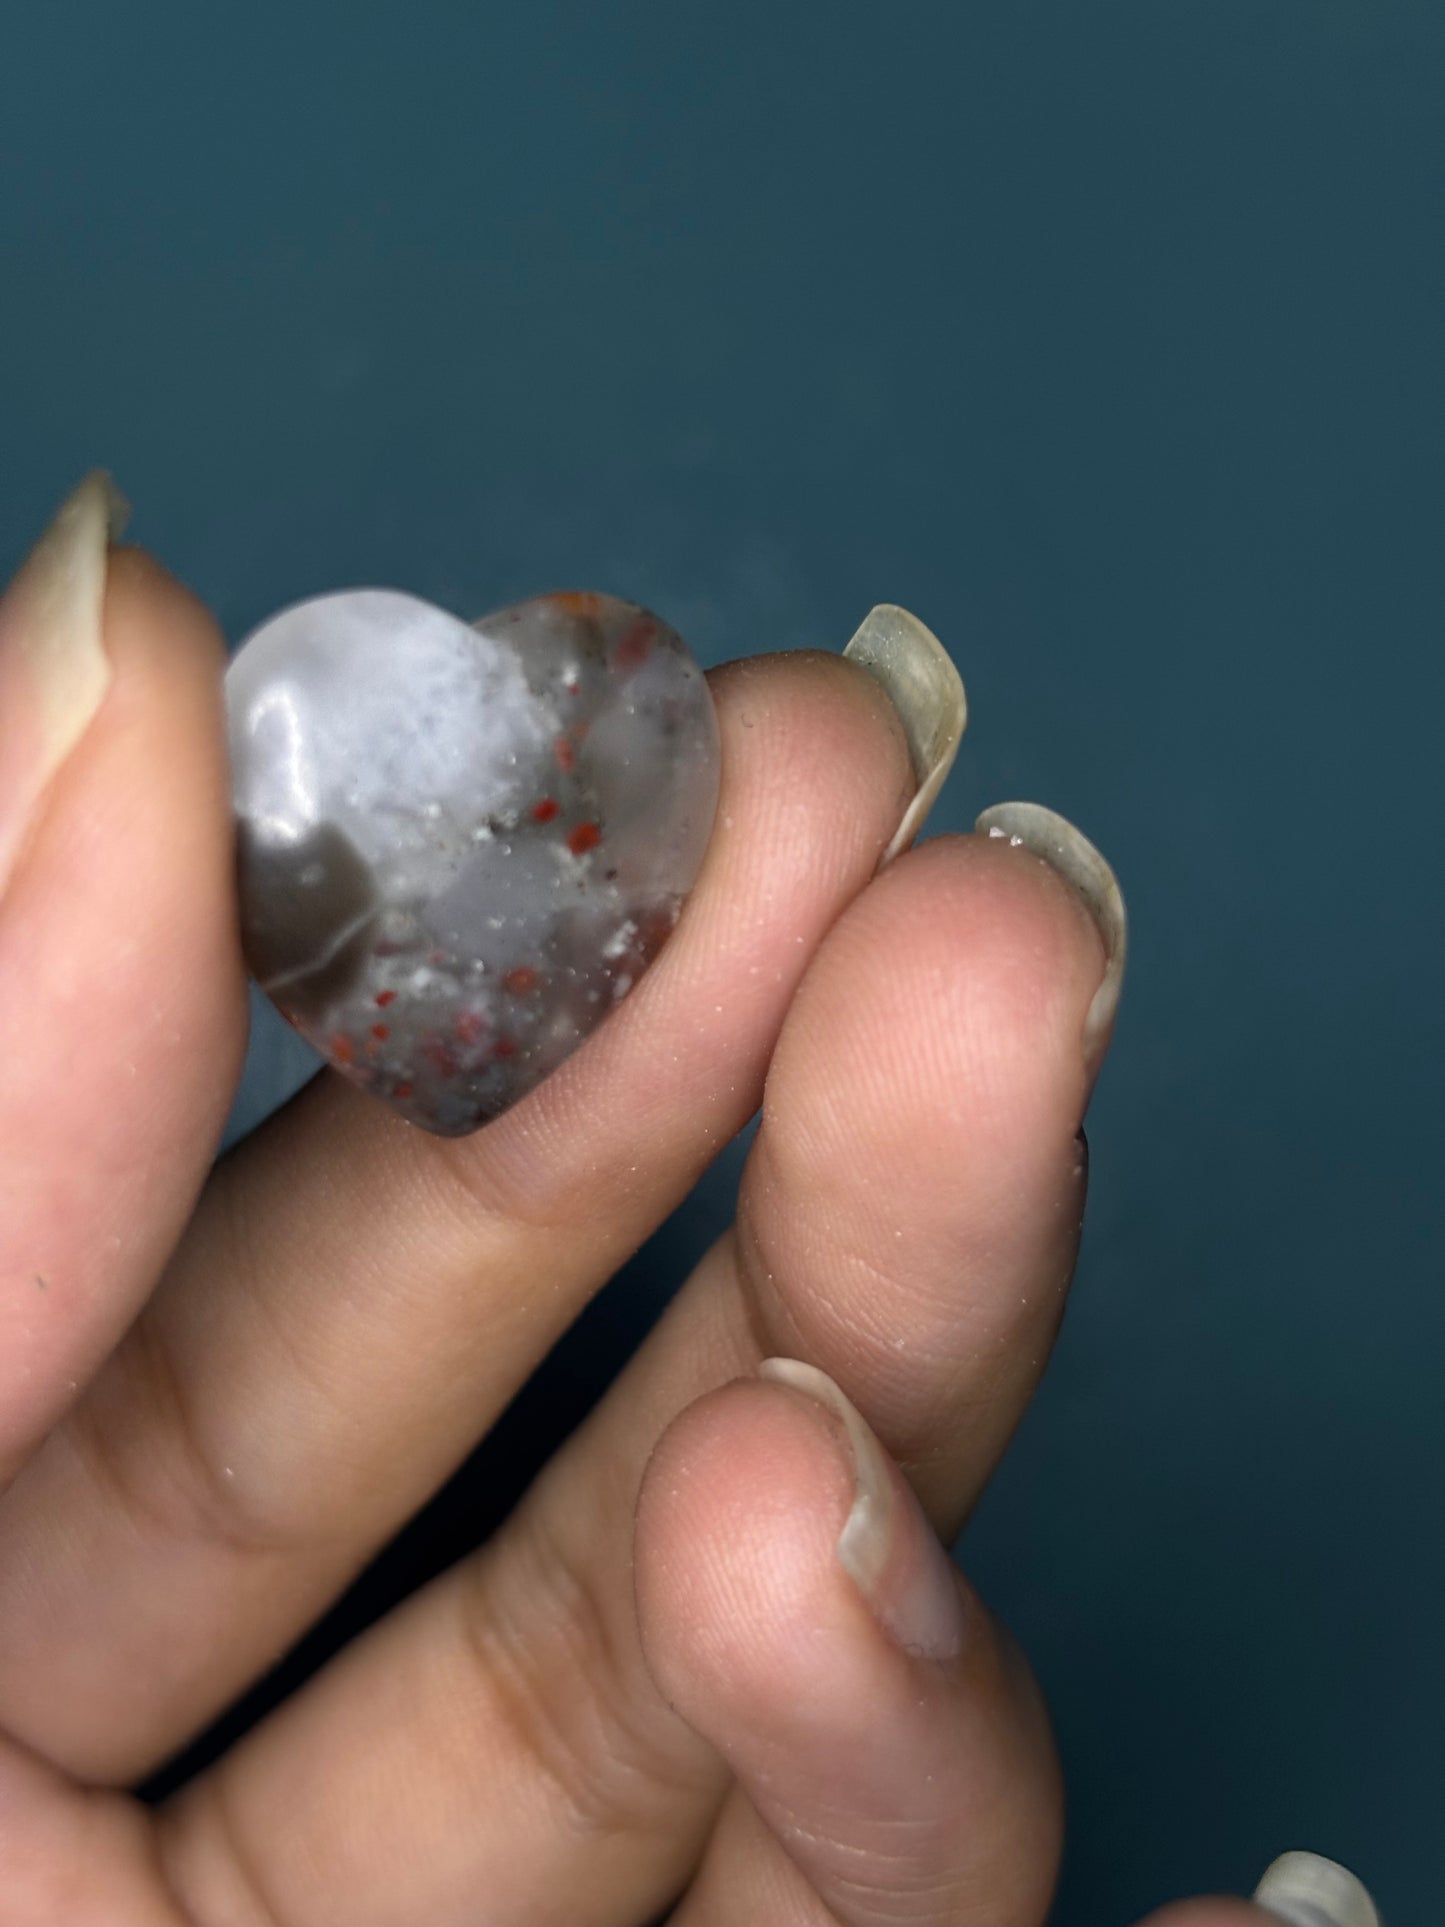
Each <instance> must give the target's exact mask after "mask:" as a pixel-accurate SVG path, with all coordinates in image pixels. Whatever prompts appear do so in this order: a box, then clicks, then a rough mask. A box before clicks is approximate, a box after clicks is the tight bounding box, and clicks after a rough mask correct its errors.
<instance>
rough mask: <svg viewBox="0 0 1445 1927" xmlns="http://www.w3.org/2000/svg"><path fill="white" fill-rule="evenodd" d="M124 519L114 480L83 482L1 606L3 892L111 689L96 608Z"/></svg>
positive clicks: (0, 885)
mask: <svg viewBox="0 0 1445 1927" xmlns="http://www.w3.org/2000/svg"><path fill="white" fill-rule="evenodd" d="M124 517H125V503H124V502H123V501H122V499H121V497H120V496H119V495H118V494H117V492H116V490H115V488H114V486H113V484H112V482H111V480H110V477H109V476H108V475H103V474H100V473H98V472H97V473H96V474H93V475H87V477H86V478H85V480H84V481H83V482H82V483H81V484H80V487H79V488H78V489H76V491H75V493H74V494H73V495H72V496H70V497H69V499H68V500H67V501H65V502H64V503H63V504H62V505H61V507H60V509H59V511H58V513H57V514H56V517H55V520H54V521H53V522H52V523H51V524H50V527H49V528H48V529H47V530H46V531H45V533H44V535H42V536H41V538H40V540H39V542H38V543H37V544H36V545H35V547H34V548H33V549H32V550H31V552H30V554H29V556H28V557H27V558H26V560H25V561H24V562H23V563H22V564H21V566H20V570H19V573H18V574H17V575H16V577H15V579H14V581H13V582H12V583H11V584H10V587H9V589H8V590H7V591H6V592H5V596H4V599H3V600H0V890H3V889H4V887H5V885H6V883H7V882H8V881H9V878H10V874H11V871H12V870H13V869H14V867H15V862H16V859H17V857H18V856H19V853H20V849H21V846H22V845H23V843H24V841H25V838H26V835H27V833H28V832H29V830H30V828H31V826H32V824H33V822H34V820H35V815H36V811H37V809H38V807H39V804H40V800H41V798H42V797H43V795H44V793H45V790H46V788H47V786H48V784H49V783H50V781H51V779H52V778H53V777H54V775H55V773H56V771H57V770H58V769H59V768H60V766H61V764H62V763H63V762H64V761H65V759H66V757H67V756H68V755H69V754H70V752H71V750H72V749H74V747H75V745H76V743H77V742H79V740H80V738H81V736H82V735H83V734H84V731H85V727H86V725H87V724H88V723H89V721H90V719H91V718H92V717H93V716H94V714H95V712H96V710H97V709H99V707H100V703H101V698H102V697H103V696H104V695H105V692H106V689H107V687H108V686H109V683H110V663H109V661H108V659H107V657H106V653H105V646H104V644H103V642H102V640H101V605H102V602H103V600H104V596H105V573H106V559H107V554H108V550H109V545H110V541H111V538H112V536H113V535H116V534H118V533H119V531H120V526H121V523H122V521H123V520H124Z"/></svg>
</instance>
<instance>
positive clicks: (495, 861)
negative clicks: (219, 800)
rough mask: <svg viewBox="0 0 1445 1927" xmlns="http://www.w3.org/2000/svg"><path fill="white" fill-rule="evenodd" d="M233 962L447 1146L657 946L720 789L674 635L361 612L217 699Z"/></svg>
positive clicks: (545, 604)
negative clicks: (225, 769)
mask: <svg viewBox="0 0 1445 1927" xmlns="http://www.w3.org/2000/svg"><path fill="white" fill-rule="evenodd" d="M226 693H227V704H228V709H229V715H230V744H231V759H232V767H233V772H234V778H233V780H234V794H235V807H236V817H237V826H238V847H239V872H240V894H241V920H242V935H243V941H244V944H245V949H246V957H247V961H248V963H249V965H250V968H251V970H252V972H253V974H254V975H255V977H256V979H257V981H258V982H259V984H260V985H261V987H262V989H264V990H265V991H266V992H267V993H268V995H269V996H270V997H271V998H272V1000H273V1001H274V1002H275V1003H276V1004H277V1005H278V1007H279V1008H280V1010H281V1011H282V1013H283V1014H284V1015H285V1016H286V1017H287V1018H288V1019H289V1020H290V1021H291V1022H292V1023H293V1024H295V1025H296V1027H297V1028H298V1029H299V1030H300V1031H301V1032H302V1034H303V1035H304V1036H305V1037H306V1038H307V1039H308V1040H309V1041H310V1042H311V1043H312V1044H314V1045H315V1047H316V1048H317V1049H318V1050H319V1051H321V1052H322V1053H323V1054H324V1055H325V1056H326V1057H327V1058H329V1059H330V1061H331V1063H332V1064H333V1065H335V1067H336V1068H337V1069H338V1070H339V1071H341V1072H342V1073H343V1074H344V1075H345V1076H347V1077H349V1078H350V1079H351V1080H352V1081H353V1082H354V1083H356V1084H359V1085H360V1086H362V1087H363V1088H364V1089H366V1090H368V1091H371V1092H372V1093H374V1094H375V1095H376V1096H378V1097H380V1098H383V1099H384V1100H385V1101H386V1102H388V1103H389V1104H391V1105H392V1106H393V1107H394V1108H395V1109H396V1110H398V1111H400V1112H401V1113H402V1115H403V1116H404V1117H407V1118H409V1119H410V1120H411V1121H412V1122H413V1123H415V1124H419V1125H422V1126H424V1127H425V1128H426V1129H427V1130H430V1131H436V1132H439V1133H441V1134H443V1135H446V1136H455V1135H459V1134H461V1133H463V1132H467V1131H471V1130H475V1129H476V1128H477V1126H478V1125H480V1124H484V1123H485V1122H486V1121H487V1120H488V1119H489V1118H492V1117H495V1116H496V1115H497V1114H498V1113H499V1112H500V1111H503V1110H505V1109H506V1108H507V1106H508V1105H509V1104H512V1103H515V1102H516V1100H517V1099H518V1098H519V1097H521V1096H523V1095H524V1094H525V1093H526V1092H527V1091H529V1090H530V1089H531V1088H532V1087H533V1085H535V1084H536V1083H537V1082H538V1081H539V1080H540V1079H541V1078H543V1077H545V1076H546V1074H547V1073H548V1072H549V1071H550V1070H552V1069H553V1068H554V1067H555V1066H556V1065H557V1064H559V1063H561V1061H562V1059H563V1058H564V1057H566V1056H567V1055H568V1054H569V1053H570V1052H571V1051H573V1050H575V1049H576V1047H577V1046H578V1045H579V1044H580V1043H581V1042H582V1041H583V1039H584V1038H586V1037H587V1035H588V1034H589V1033H590V1032H591V1031H592V1030H593V1029H594V1028H595V1027H596V1025H597V1024H599V1023H600V1022H601V1020H602V1019H603V1018H604V1017H605V1016H606V1014H607V1012H608V1011H609V1010H610V1009H611V1008H612V1007H613V1005H614V1004H616V1003H617V1002H618V1000H619V999H620V998H622V997H624V996H625V995H626V994H627V992H628V990H630V989H631V987H632V986H633V985H634V984H635V983H636V981H637V979H638V977H639V976H640V974H641V973H642V971H643V970H645V969H646V967H647V965H648V964H649V963H650V962H651V960H652V959H653V957H654V956H655V955H656V954H657V952H658V950H659V949H660V948H661V946H662V944H663V942H664V941H665V940H666V938H667V936H668V934H669V932H670V931H671V929H672V927H673V925H674V924H675V922H676V921H677V917H678V913H679V911H680V910H681V907H682V903H683V899H684V898H685V896H686V895H687V892H688V891H689V889H690V888H691V887H692V884H693V882H694V880H695V878H696V876H697V872H698V869H699V867H700V865H701V863H702V858H703V853H704V851H705V849H706V847H707V841H708V836H709V833H710V831H711V828H712V820H713V812H714V809H715V807H716V802H717V790H718V739H717V724H716V720H715V717H714V715H713V709H712V700H711V697H710V695H709V693H708V688H707V684H706V682H705V681H704V679H703V676H702V673H701V671H700V670H699V669H698V667H697V664H696V663H695V662H694V661H693V659H692V657H691V656H690V655H689V653H688V651H687V649H686V648H685V646H684V645H683V643H682V642H681V640H680V639H679V638H678V636H677V635H676V634H674V632H673V631H672V630H671V629H670V628H668V626H667V625H666V623H664V622H662V621H660V620H659V618H658V617H656V616H654V615H650V614H649V613H648V612H647V611H646V610H644V609H640V608H637V607H636V606H635V605H634V604H632V603H629V602H619V601H617V600H615V599H614V598H613V597H611V596H603V595H590V594H567V595H548V596H538V597H536V598H534V599H533V600H532V601H530V602H522V603H518V604H516V605H515V606H514V607H512V608H510V609H502V610H500V611H498V613H497V614H496V615H492V616H487V617H485V618H484V619H483V620H482V621H481V622H479V623H477V624H476V625H475V626H473V627H468V626H467V624H465V623H463V622H461V621H459V620H458V619H457V618H456V617H455V616H451V615H448V614H446V613H445V612H444V611H443V610H440V609H436V608H433V607H431V606H430V605H429V604H428V603H425V602H421V601H419V600H417V599H416V598H415V597H413V596H407V595H400V594H397V593H394V592H393V591H390V590H381V589H366V590H356V591H353V592H350V593H347V594H344V595H331V596H320V597H318V598H316V599H315V600H314V601H310V602H302V603H298V604H297V605H296V606H295V607H294V608H290V609H286V610H283V611H282V612H281V614H279V615H277V616H273V617H272V618H271V620H270V621H268V622H266V623H263V624H262V626H261V627H260V628H259V629H257V630H255V631H254V632H253V633H252V634H251V635H250V636H249V637H248V638H247V639H246V641H245V643H244V644H243V645H242V647H241V648H240V650H239V651H238V652H237V654H236V656H235V658H234V660H233V661H232V664H231V667H230V669H229V671H228V673H227V678H226Z"/></svg>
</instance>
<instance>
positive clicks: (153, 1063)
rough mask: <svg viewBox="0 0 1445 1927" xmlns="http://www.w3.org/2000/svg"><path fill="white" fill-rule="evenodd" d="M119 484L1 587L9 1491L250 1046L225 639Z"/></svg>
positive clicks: (76, 503) (2, 1217)
mask: <svg viewBox="0 0 1445 1927" xmlns="http://www.w3.org/2000/svg"><path fill="white" fill-rule="evenodd" d="M115 500H116V498H115V497H114V495H113V492H112V491H111V490H110V488H109V485H108V484H107V482H106V481H105V479H104V477H100V476H92V477H91V478H89V479H88V480H87V481H85V482H83V483H82V484H81V486H80V488H79V489H78V490H77V491H76V493H75V494H74V495H73V496H72V497H71V498H70V500H69V501H68V502H67V503H66V504H65V506H64V507H63V508H62V509H61V511H60V513H59V515H58V516H57V518H56V520H55V522H54V524H53V525H52V527H51V529H50V530H49V532H48V533H47V534H46V536H45V537H44V538H42V540H41V542H40V544H39V546H38V547H37V548H36V550H35V551H34V553H33V554H32V555H31V557H30V558H29V560H28V561H27V562H26V563H25V564H24V565H23V566H22V568H21V570H20V572H19V574H18V575H17V576H16V578H15V580H14V582H13V583H12V584H11V586H10V588H9V590H8V591H7V593H6V595H5V597H4V600H3V602H0V1064H3V1066H4V1075H3V1080H0V1487H3V1485H4V1484H5V1483H6V1482H7V1481H8V1479H9V1478H11V1477H13V1475H14V1473H15V1471H16V1470H17V1469H18V1467H19V1465H20V1463H21V1462H22V1460H23V1458H24V1455H25V1453H26V1452H27V1451H28V1450H29V1448H30V1447H31V1446H32V1445H33V1443H34V1442H35V1440H36V1439H37V1438H38V1437H40V1436H41V1435H42V1434H43V1433H44V1432H45V1431H46V1430H47V1429H48V1428H49V1427H50V1426H51V1425H52V1424H53V1423H54V1422H55V1420H56V1419H57V1417H58V1416H59V1415H60V1413H61V1411H62V1410H63V1409H64V1407H65V1405H66V1404H67V1403H68V1402H69V1400H70V1399H71V1398H72V1397H73V1396H74V1394H75V1392H76V1391H77V1390H78V1389H79V1386H80V1385H81V1384H82V1383H83V1382H84V1381H85V1380H86V1379H87V1378H88V1377H89V1376H90V1375H91V1373H92V1372H93V1371H94V1370H95V1368H96V1366H97V1365H98V1364H99V1363H100V1361H101V1360H102V1359H103V1358H104V1356H105V1354H106V1353H107V1352H108V1351H109V1350H110V1348H111V1347H112V1345H114V1343H115V1341H116V1340H117V1338H118V1337H119V1336H120V1334H121V1332H122V1331H123V1330H124V1329H125V1327H126V1325H127V1324H128V1323H129V1322H130V1320H131V1318H132V1317H133V1316H134V1314H135V1312H136V1310H137V1309H138V1307H139V1304H140V1302H141V1300H142V1299H143V1298H144V1296H145V1294H146V1293H147V1291H148V1290H149V1289H150V1287H151V1285H152V1284H153V1282H154V1279H155V1275H156V1273H157V1271H158V1269H159V1268H160V1266H161V1265H162V1264H163V1262H164V1260H165V1257H166V1254H167V1253H168V1251H169V1249H170V1247H171V1245H172V1243H173V1241H174V1240H175V1238H176V1236H177V1235H178V1233H179V1230H180V1227H181V1225H182V1223H183V1222H184V1220H185V1217H186V1215H187V1214H188V1212H189V1210H190V1207H191V1204H192V1202H193V1199H194V1196H195V1193H196V1190H197V1188H198V1187H199V1184H200V1182H201V1180H202V1178H203V1177H204V1175H205V1171H206V1169H207V1166H208V1164H209V1162H210V1159H211V1157H212V1155H213V1152H214V1148H215V1143H216V1138H217V1134H218V1132H219V1130H220V1127H221V1124H222V1122H223V1120H224V1116H225V1110H226V1105H227V1101H228V1098H229V1095H230V1091H231V1086H232V1084H233V1081H234V1078H235V1076H236V1072H237V1067H238V1064H239V1059H240V1052H241V1048H242V1043H243V1039H244V1009H245V1006H244V1000H243V978H242V972H241V965H240V959H239V947H238V944H237V941H236V935H235V928H234V924H235V913H234V910H233V907H232V903H233V894H234V893H233V889H232V883H231V835H230V811H229V803H228V794H227V792H228V783H227V776H226V761H225V746H224V736H223V729H222V704H221V670H222V666H223V662H224V652H223V650H222V646H221V642H220V637H219V635H218V634H217V631H216V628H215V625H214V624H213V623H212V621H211V620H210V618H209V616H207V615H206V613H205V611H204V610H203V609H201V607H200V606H199V605H198V604H197V603H196V602H195V601H194V600H193V599H192V598H191V597H190V596H189V595H188V594H187V593H186V591H185V590H183V589H182V588H181V587H180V586H179V585H178V584H177V583H176V582H174V581H173V580H172V579H171V578H170V577H169V576H168V575H166V574H165V573H164V571H162V570H161V569H160V568H159V567H158V566H157V565H156V564H155V563H153V562H151V561H150V560H149V559H148V558H147V557H145V556H143V555H141V554H139V553H137V552H134V551H126V550H113V549H111V548H110V546H109V522H110V517H111V513H112V509H113V505H114V503H115Z"/></svg>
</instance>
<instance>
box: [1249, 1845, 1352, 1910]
mask: <svg viewBox="0 0 1445 1927" xmlns="http://www.w3.org/2000/svg"><path fill="white" fill-rule="evenodd" d="M1254 1898H1255V1899H1256V1901H1258V1903H1259V1905H1260V1906H1261V1907H1263V1908H1264V1909H1265V1911H1266V1912H1267V1913H1271V1914H1274V1915H1275V1916H1276V1918H1278V1919H1280V1920H1285V1921H1288V1922H1289V1923H1290V1927H1380V1916H1379V1914H1378V1912H1377V1911H1376V1908H1375V1903H1374V1901H1373V1900H1371V1898H1370V1896H1369V1894H1368V1892H1367V1891H1366V1889H1365V1887H1364V1885H1363V1884H1362V1883H1361V1882H1360V1881H1359V1880H1357V1879H1356V1878H1355V1876H1354V1875H1353V1874H1352V1873H1351V1872H1350V1870H1349V1868H1348V1867H1342V1866H1341V1865H1340V1863H1339V1862H1338V1861H1337V1860H1326V1859H1324V1858H1323V1857H1322V1856H1321V1855H1320V1854H1317V1853H1282V1854H1281V1855H1280V1857H1279V1859H1278V1860H1276V1861H1274V1862H1273V1863H1272V1864H1271V1865H1270V1866H1268V1867H1267V1868H1266V1869H1265V1874H1264V1878H1263V1880H1261V1881H1260V1883H1259V1885H1258V1886H1257V1887H1256V1888H1255V1890H1254Z"/></svg>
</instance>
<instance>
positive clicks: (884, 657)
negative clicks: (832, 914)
mask: <svg viewBox="0 0 1445 1927" xmlns="http://www.w3.org/2000/svg"><path fill="white" fill-rule="evenodd" d="M843 654H844V655H845V656H846V657H847V658H848V660H849V661H850V662H856V663H858V664H859V665H860V667H862V668H864V669H866V670H868V672H869V673H870V675H872V676H874V677H875V678H876V679H877V681H878V682H879V683H881V685H882V687H883V690H884V693H885V694H886V695H887V697H888V699H889V701H890V702H891V703H892V704H893V707H894V709H895V710H896V711H897V712H898V719H899V721H900V722H901V723H902V725H903V733H904V736H905V737H906V738H907V742H908V753H909V756H910V758H911V759H912V762H913V774H914V779H915V781H916V782H917V785H918V787H917V790H916V792H915V794H914V797H913V800H912V802H911V803H910V804H909V806H908V809H907V811H906V813H905V815H904V818H903V821H902V822H901V823H900V824H899V826H898V828H897V830H896V831H895V832H894V836H893V840H892V842H891V843H890V844H889V845H888V848H887V849H886V850H885V851H884V853H883V859H882V861H883V863H890V862H892V860H893V858H894V857H896V856H898V855H899V854H901V852H902V851H904V850H906V849H907V848H908V846H909V844H910V843H912V841H913V839H914V837H915V836H917V834H918V832H919V830H920V829H921V828H922V826H923V823H924V820H925V819H926V817H927V815H928V812H929V811H930V810H931V809H932V807H933V804H934V801H935V799H936V797H937V795H938V792H939V791H940V790H941V789H942V788H943V785H944V782H945V780H946V778H947V776H948V772H949V771H950V770H951V769H952V767H953V759H954V757H955V756H956V755H957V754H958V745H959V743H960V741H961V740H962V737H963V732H964V729H965V727H966V725H967V722H968V699H967V697H966V696H965V694H964V688H963V678H962V677H961V676H960V675H959V673H958V670H957V668H956V667H955V665H954V662H953V659H952V657H951V656H950V655H949V653H948V651H947V650H946V649H945V648H944V646H943V644H942V643H941V642H940V641H939V640H938V638H937V636H935V635H934V633H933V631H932V630H931V629H930V628H929V627H928V625H927V623H924V622H920V621H919V619H918V617H917V616H915V615H911V614H910V613H909V611H908V610H907V609H901V608H899V607H898V605H897V604H896V603H892V602H880V603H879V604H878V605H877V607H876V608H873V609H870V610H869V612H868V614H867V615H866V616H865V617H864V618H863V621H862V622H861V623H860V624H859V626H858V630H857V633H856V634H855V635H854V637H853V639H852V641H851V642H850V643H849V644H848V646H847V648H846V649H845V650H844V651H843ZM880 867H881V866H880Z"/></svg>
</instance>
